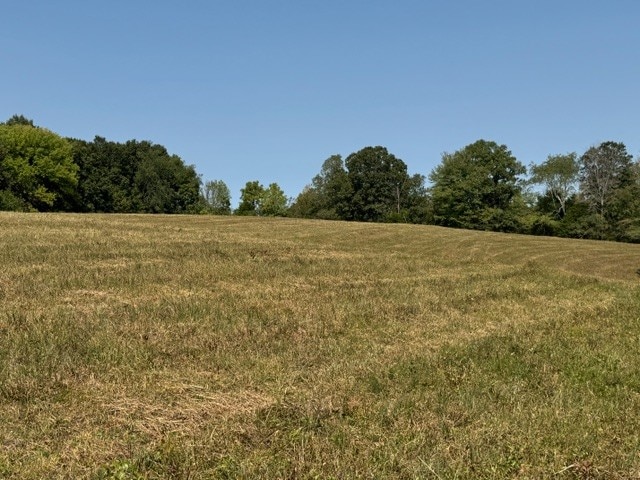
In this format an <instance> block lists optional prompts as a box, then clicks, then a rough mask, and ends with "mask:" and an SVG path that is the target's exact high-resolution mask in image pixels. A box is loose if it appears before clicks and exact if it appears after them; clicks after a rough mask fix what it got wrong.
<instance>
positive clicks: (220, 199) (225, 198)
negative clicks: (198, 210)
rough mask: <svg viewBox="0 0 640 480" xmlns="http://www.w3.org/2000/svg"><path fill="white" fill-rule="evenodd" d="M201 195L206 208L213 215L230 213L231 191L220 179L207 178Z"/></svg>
mask: <svg viewBox="0 0 640 480" xmlns="http://www.w3.org/2000/svg"><path fill="white" fill-rule="evenodd" d="M203 197H204V200H205V203H206V204H207V210H208V211H209V212H210V213H213V214H215V215H229V214H230V213H231V191H230V190H229V187H228V186H227V184H226V183H224V182H223V181H222V180H209V181H208V182H206V183H205V184H204V188H203Z"/></svg>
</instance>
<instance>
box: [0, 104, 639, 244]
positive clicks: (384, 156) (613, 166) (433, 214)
mask: <svg viewBox="0 0 640 480" xmlns="http://www.w3.org/2000/svg"><path fill="white" fill-rule="evenodd" d="M427 180H428V181H429V185H427ZM240 193H241V195H240V203H239V206H238V208H236V209H235V210H233V209H232V208H231V192H230V191H229V188H228V187H227V185H226V184H225V182H224V181H222V180H209V181H205V182H203V181H202V180H201V177H200V176H199V175H198V174H197V172H196V170H195V167H194V166H193V165H186V164H185V163H184V162H183V161H182V159H181V158H180V157H178V156H177V155H171V154H169V153H168V152H167V150H166V148H165V147H163V146H161V145H157V144H153V143H151V142H148V141H136V140H130V141H127V142H125V143H118V142H112V141H108V140H106V139H105V138H102V137H99V136H96V137H95V138H94V140H93V141H91V142H88V141H84V140H78V139H72V138H63V137H61V136H59V135H57V134H55V133H53V132H51V131H49V130H47V129H44V128H40V127H37V126H35V125H34V124H33V121H31V120H29V119H27V118H25V117H24V116H22V115H20V116H18V115H14V116H13V117H12V118H10V119H9V120H8V121H6V122H4V123H2V124H0V210H21V211H70V212H71V211H73V212H101V213H109V212H114V213H135V212H138V213H210V214H217V215H229V214H237V215H259V216H290V217H299V218H316V219H328V220H347V221H364V222H405V223H421V224H434V225H442V226H447V227H456V228H467V229H478V230H489V231H500V232H516V233H526V234H534V235H554V236H565V237H574V238H593V239H609V240H618V241H627V242H640V160H636V161H634V160H633V157H632V156H631V155H630V154H629V153H628V152H627V150H626V147H625V145H624V144H623V143H620V142H613V141H608V142H603V143H601V144H600V145H597V146H592V147H590V148H589V149H588V150H587V151H586V152H584V153H583V154H582V155H580V156H578V154H577V153H575V152H571V153H567V154H555V155H549V157H548V158H547V159H546V160H545V161H544V162H542V163H540V164H531V165H529V166H528V168H527V167H526V166H525V165H523V164H522V163H520V162H519V161H518V160H517V159H516V158H515V156H514V155H513V154H512V153H511V152H510V151H509V149H508V148H507V147H506V146H505V145H499V144H497V143H496V142H493V141H487V140H478V141H477V142H474V143H472V144H470V145H467V146H465V147H464V148H462V149H460V150H458V151H456V152H453V153H444V154H443V155H442V159H441V162H440V164H439V165H438V166H437V167H435V168H434V169H433V170H432V171H431V172H430V174H429V175H428V177H425V176H424V175H421V174H410V173H409V172H408V169H407V165H406V164H405V163H404V162H403V161H402V160H401V159H399V158H397V157H396V156H394V155H393V154H392V153H390V152H389V151H388V150H387V149H386V148H384V147H382V146H375V147H365V148H363V149H361V150H359V151H358V152H354V153H351V154H350V155H348V156H347V157H346V158H345V159H343V158H342V156H341V155H332V156H330V157H329V158H327V159H326V160H325V161H324V163H323V164H322V166H321V168H320V172H319V173H318V174H317V175H316V176H315V177H313V179H312V180H311V183H310V184H309V185H307V186H306V187H305V188H304V189H303V191H302V192H301V193H300V194H299V195H298V196H297V197H296V198H295V199H288V198H287V196H286V195H285V193H284V192H283V191H282V189H281V188H280V187H279V185H278V184H277V183H271V184H269V185H268V186H266V187H265V186H263V185H262V184H261V183H260V182H259V181H257V180H252V181H249V182H247V183H246V185H245V187H244V188H242V189H241V192H240Z"/></svg>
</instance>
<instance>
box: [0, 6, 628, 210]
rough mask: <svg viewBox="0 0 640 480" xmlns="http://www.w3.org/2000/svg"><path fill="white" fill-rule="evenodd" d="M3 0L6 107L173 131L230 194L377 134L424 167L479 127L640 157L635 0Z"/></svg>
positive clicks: (160, 136)
mask: <svg viewBox="0 0 640 480" xmlns="http://www.w3.org/2000/svg"><path fill="white" fill-rule="evenodd" d="M6 3H7V4H6V5H3V8H2V15H1V17H0V25H1V27H0V45H1V47H0V68H1V72H2V73H1V74H0V92H1V93H0V121H3V120H6V119H8V118H10V117H11V116H12V115H14V114H21V115H24V116H26V117H28V118H30V119H33V120H34V122H35V123H36V125H39V126H42V127H45V128H48V129H50V130H52V131H54V132H56V133H58V134H60V135H62V136H65V137H73V138H80V139H84V140H89V141H90V140H92V139H93V138H94V137H95V136H96V135H99V136H102V137H105V138H107V139H108V140H112V141H118V142H124V141H126V140H130V139H136V140H149V141H152V142H153V143H157V144H161V145H164V146H165V147H166V148H167V150H168V151H169V153H171V154H176V155H178V156H180V157H181V158H182V160H183V161H184V162H185V163H186V164H189V165H194V166H195V168H196V171H197V172H198V173H199V174H200V175H201V176H202V179H203V181H207V180H223V181H224V182H225V183H226V184H227V185H228V186H229V188H230V189H231V192H232V195H233V199H234V204H237V202H238V199H239V195H240V189H241V188H242V187H243V186H244V185H245V183H246V182H247V181H251V180H258V181H260V182H261V183H262V184H263V185H265V186H267V185H268V184H270V183H272V182H276V183H278V184H279V185H280V187H282V188H283V190H284V191H285V193H286V194H287V196H289V197H294V198H295V197H296V196H297V195H298V193H300V191H301V190H302V189H303V188H304V186H305V185H307V184H309V183H310V182H311V179H312V178H313V176H315V175H316V174H317V173H318V172H319V171H320V168H321V166H322V163H323V162H324V160H325V159H327V158H328V157H330V156H331V155H333V154H340V155H342V156H343V158H346V157H347V156H348V155H349V154H351V153H353V152H356V151H358V150H360V149H361V148H364V147H366V146H377V145H381V146H384V147H386V148H387V149H388V150H389V152H391V153H393V154H394V155H395V156H396V157H398V158H400V159H402V160H403V161H404V162H405V163H406V164H407V166H408V169H409V173H410V174H414V173H420V174H423V175H425V176H428V174H429V172H431V170H432V169H433V168H434V167H436V166H437V165H438V164H439V163H440V161H441V159H442V153H444V152H448V153H452V152H455V151H456V150H459V149H461V148H463V147H464V146H466V145H468V144H470V143H473V142H474V141H476V140H479V139H484V140H492V141H495V142H497V143H499V144H505V145H507V147H508V148H509V149H510V150H511V151H512V153H513V154H514V155H515V156H516V158H517V159H518V160H519V161H520V162H522V163H523V164H525V165H529V164H531V163H541V162H543V161H544V160H545V159H546V158H547V156H548V155H551V154H561V153H568V152H574V151H575V152H577V153H578V154H579V155H580V154H582V153H583V152H584V151H585V150H586V149H587V148H589V147H590V146H593V145H598V144H599V143H601V142H603V141H609V140H611V141H621V142H624V143H625V145H626V146H627V149H628V151H629V153H631V154H632V155H633V156H634V157H638V154H640V94H639V87H640V28H638V23H640V1H638V0H610V1H604V0H536V1H524V0H522V1H519V0H394V1H391V0H387V1H381V0H369V1H363V0H322V1H321V0H313V1H312V0H184V1H182V2H177V1H175V0H174V1H168V0H153V1H150V0H110V1H108V2H105V1H100V2H98V1H94V0H60V1H57V2H53V1H51V0H32V1H28V2H6Z"/></svg>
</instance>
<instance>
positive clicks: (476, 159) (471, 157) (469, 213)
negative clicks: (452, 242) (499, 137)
mask: <svg viewBox="0 0 640 480" xmlns="http://www.w3.org/2000/svg"><path fill="white" fill-rule="evenodd" d="M525 172H526V168H525V167H524V166H523V165H522V164H521V163H520V162H518V160H517V159H516V158H515V157H514V156H513V155H512V153H511V152H510V151H509V149H508V148H507V147H506V145H498V144H497V143H495V142H492V141H486V140H478V141H477V142H475V143H472V144H470V145H467V146H466V147H464V148H462V149H461V150H458V151H456V152H455V153H445V154H443V156H442V162H441V163H440V165H438V166H437V167H436V168H435V169H434V170H433V171H432V172H431V174H430V175H429V180H430V181H431V182H432V187H431V196H432V202H433V211H434V221H435V222H436V223H437V224H440V225H445V226H451V227H461V228H471V229H482V230H497V231H513V230H517V229H518V228H519V225H518V219H517V217H518V206H519V205H518V203H517V202H515V199H516V197H518V196H519V195H520V193H521V186H520V184H519V180H520V179H519V176H520V175H523V174H524V173H525Z"/></svg>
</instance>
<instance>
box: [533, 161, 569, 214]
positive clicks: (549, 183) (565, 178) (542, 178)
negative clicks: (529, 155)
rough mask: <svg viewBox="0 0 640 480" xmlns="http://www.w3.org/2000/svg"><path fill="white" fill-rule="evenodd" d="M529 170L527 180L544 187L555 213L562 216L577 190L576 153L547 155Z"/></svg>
mask: <svg viewBox="0 0 640 480" xmlns="http://www.w3.org/2000/svg"><path fill="white" fill-rule="evenodd" d="M529 171H530V173H531V178H530V179H529V181H530V182H531V183H533V184H538V185H542V186H543V187H544V188H545V195H547V196H548V197H550V199H551V201H552V203H553V205H554V209H555V212H554V213H555V215H556V216H557V217H558V218H562V217H564V216H565V214H566V212H567V202H568V201H569V199H570V198H571V197H573V196H574V195H575V194H576V192H577V184H578V173H579V164H578V160H577V155H576V153H575V152H574V153H568V154H565V155H549V156H548V157H547V160H546V161H544V162H543V163H541V164H540V165H531V168H530V170H529Z"/></svg>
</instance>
